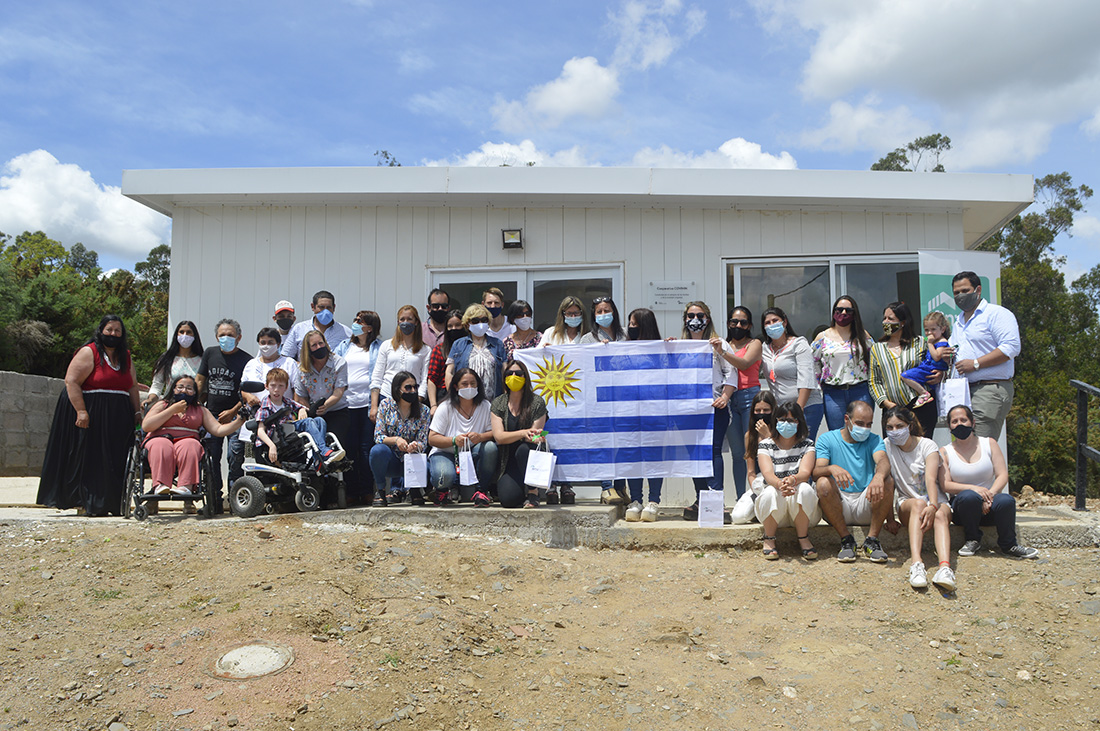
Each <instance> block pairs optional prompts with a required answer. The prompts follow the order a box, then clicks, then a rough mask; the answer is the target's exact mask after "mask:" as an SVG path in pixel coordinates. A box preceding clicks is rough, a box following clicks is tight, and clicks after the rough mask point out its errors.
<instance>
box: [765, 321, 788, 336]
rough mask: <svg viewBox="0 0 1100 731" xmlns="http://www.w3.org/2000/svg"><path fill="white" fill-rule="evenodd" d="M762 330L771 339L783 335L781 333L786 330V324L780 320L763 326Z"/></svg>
mask: <svg viewBox="0 0 1100 731" xmlns="http://www.w3.org/2000/svg"><path fill="white" fill-rule="evenodd" d="M764 332H766V333H767V334H768V337H769V338H771V339H772V340H775V339H776V338H780V337H783V333H785V332H787V326H786V325H784V324H783V323H781V322H773V323H772V324H771V325H765V326H764Z"/></svg>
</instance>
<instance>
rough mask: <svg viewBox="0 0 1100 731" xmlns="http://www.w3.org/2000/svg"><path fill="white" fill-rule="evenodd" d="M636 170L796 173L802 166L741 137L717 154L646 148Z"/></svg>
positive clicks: (638, 157) (786, 155)
mask: <svg viewBox="0 0 1100 731" xmlns="http://www.w3.org/2000/svg"><path fill="white" fill-rule="evenodd" d="M631 165H633V166H634V167H646V168H650V167H659V168H757V169H765V170H794V169H795V168H797V167H798V163H797V162H796V161H795V159H794V158H793V157H792V156H791V154H790V153H789V152H786V151H784V152H781V153H779V154H778V155H772V154H770V153H767V152H764V150H763V149H762V148H761V147H760V145H758V144H757V143H755V142H749V141H748V140H746V139H744V138H741V137H734V138H733V139H729V140H726V141H725V142H723V143H722V144H721V146H719V148H718V149H717V150H707V151H705V152H702V153H700V154H698V155H696V154H695V153H694V152H681V151H680V150H675V149H673V148H671V147H669V146H668V145H661V146H660V147H658V148H656V149H654V148H652V147H646V148H644V149H642V150H639V151H638V152H637V153H635V155H634V159H633V161H632V162H631Z"/></svg>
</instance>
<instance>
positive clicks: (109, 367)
mask: <svg viewBox="0 0 1100 731" xmlns="http://www.w3.org/2000/svg"><path fill="white" fill-rule="evenodd" d="M140 418H141V407H140V405H139V402H138V389H137V379H136V378H135V376H134V365H133V361H132V360H131V359H130V350H129V344H128V343H127V340H126V326H125V325H124V324H123V323H122V320H121V318H119V317H118V315H106V316H104V318H103V319H102V320H100V322H99V327H98V328H96V332H95V335H94V336H93V337H92V339H91V340H90V341H89V342H88V343H86V344H85V345H84V346H82V347H81V348H80V350H78V351H76V354H75V355H74V356H73V359H72V361H71V362H70V363H69V368H68V370H67V371H66V372H65V390H64V391H62V392H61V396H60V397H59V398H58V399H57V408H56V410H55V411H54V418H53V426H52V427H51V428H50V439H49V441H48V442H47V444H46V458H45V459H44V460H43V462H42V477H41V478H40V480H39V482H38V504H39V505H47V506H49V507H53V508H58V509H61V510H65V509H68V508H73V507H75V508H78V509H79V510H80V511H82V512H84V513H86V514H87V515H107V514H108V513H113V514H115V515H117V514H118V513H119V510H120V508H121V505H122V488H123V483H124V482H125V479H126V455H127V453H128V452H129V449H130V446H131V445H132V444H133V441H134V425H135V424H136V423H138V422H139V421H140Z"/></svg>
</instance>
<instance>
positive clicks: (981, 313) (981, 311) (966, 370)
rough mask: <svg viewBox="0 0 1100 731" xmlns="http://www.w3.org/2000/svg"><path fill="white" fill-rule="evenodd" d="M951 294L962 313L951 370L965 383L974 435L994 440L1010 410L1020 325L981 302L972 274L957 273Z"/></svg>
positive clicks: (953, 340) (998, 308) (955, 331)
mask: <svg viewBox="0 0 1100 731" xmlns="http://www.w3.org/2000/svg"><path fill="white" fill-rule="evenodd" d="M951 289H952V291H953V293H954V295H955V305H956V306H957V307H958V308H959V309H960V310H962V314H961V315H959V316H957V317H956V318H955V326H954V328H953V329H952V332H951V340H950V342H951V345H953V346H954V347H955V369H956V370H957V371H958V372H959V373H960V374H961V375H962V376H964V377H965V378H966V379H967V380H969V381H970V405H971V409H972V410H973V411H974V417H975V418H974V420H975V423H974V433H975V434H977V435H978V436H980V437H992V438H993V439H997V438H999V437H1000V436H1001V429H1002V428H1003V427H1004V423H1005V418H1006V417H1007V416H1008V412H1009V410H1010V409H1011V408H1012V396H1013V394H1014V393H1015V391H1014V390H1013V387H1012V376H1013V375H1014V374H1015V372H1016V369H1015V363H1014V361H1015V358H1016V356H1018V355H1019V354H1020V326H1019V324H1018V323H1017V322H1016V316H1015V315H1013V314H1012V312H1010V311H1009V310H1007V309H1005V308H1004V307H1001V306H1000V305H994V304H990V303H989V302H988V301H986V300H985V299H984V298H983V297H982V283H981V280H980V279H979V278H978V275H977V274H975V273H974V272H959V273H958V274H956V275H955V277H954V278H953V279H952V280H951Z"/></svg>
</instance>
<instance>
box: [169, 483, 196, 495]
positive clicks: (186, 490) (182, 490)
mask: <svg viewBox="0 0 1100 731" xmlns="http://www.w3.org/2000/svg"><path fill="white" fill-rule="evenodd" d="M172 494H173V495H187V496H191V495H194V494H195V493H193V492H191V488H190V487H185V486H183V485H172Z"/></svg>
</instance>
